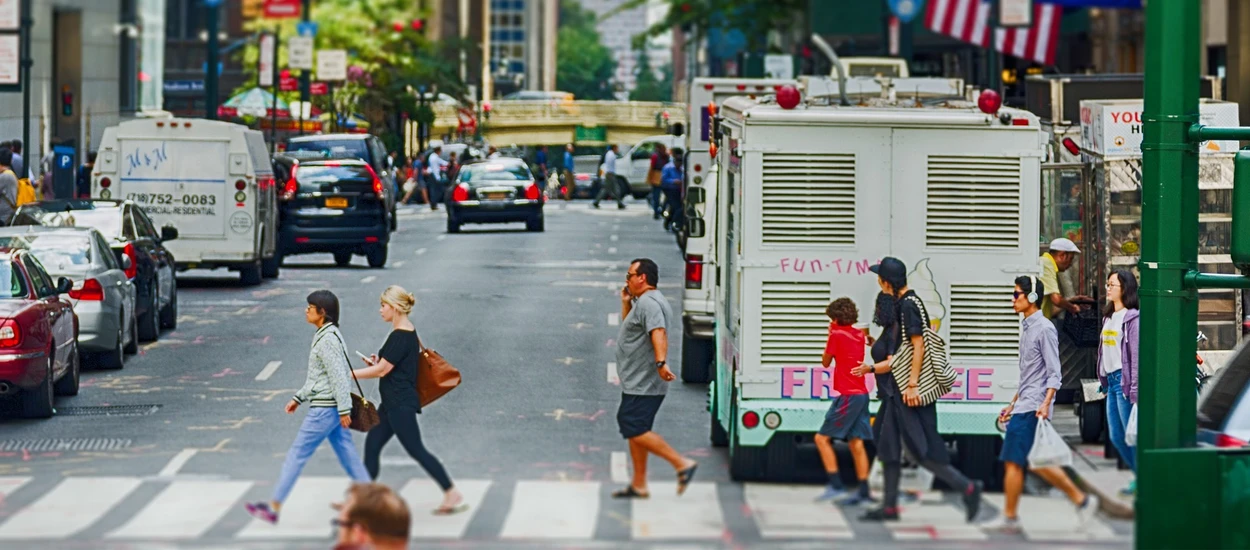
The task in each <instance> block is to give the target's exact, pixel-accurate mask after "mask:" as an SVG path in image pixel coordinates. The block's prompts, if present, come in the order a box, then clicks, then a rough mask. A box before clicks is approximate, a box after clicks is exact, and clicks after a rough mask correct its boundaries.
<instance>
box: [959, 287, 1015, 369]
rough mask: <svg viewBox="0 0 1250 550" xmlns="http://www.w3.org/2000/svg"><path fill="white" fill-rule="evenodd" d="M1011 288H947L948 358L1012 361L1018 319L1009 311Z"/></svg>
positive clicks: (1013, 358) (1013, 359)
mask: <svg viewBox="0 0 1250 550" xmlns="http://www.w3.org/2000/svg"><path fill="white" fill-rule="evenodd" d="M1012 289H1013V287H1012V286H1011V285H1004V284H1001V283H1000V284H960V283H952V284H951V308H950V310H951V311H950V355H951V359H952V360H953V361H955V362H958V361H960V360H962V359H981V358H986V359H989V358H992V359H1002V360H1006V361H1016V360H1017V359H1018V357H1019V348H1020V318H1019V315H1017V314H1016V313H1015V312H1013V311H1012V310H1011V308H1010V307H1005V306H1006V305H1007V304H1010V300H1011V293H1012Z"/></svg>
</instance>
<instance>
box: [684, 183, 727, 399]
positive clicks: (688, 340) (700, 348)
mask: <svg viewBox="0 0 1250 550" xmlns="http://www.w3.org/2000/svg"><path fill="white" fill-rule="evenodd" d="M719 174H720V170H719V169H718V168H717V167H716V165H712V167H711V168H710V169H708V171H707V177H706V178H705V177H703V176H698V177H695V178H692V179H691V180H690V181H689V182H687V183H686V211H687V213H688V217H687V219H686V226H687V236H686V246H685V249H684V253H685V259H686V286H685V290H683V292H682V300H681V328H682V330H681V379H682V380H683V381H685V382H693V383H700V382H708V381H710V380H711V379H712V375H713V373H715V372H716V371H715V369H713V368H712V357H713V356H714V355H715V353H716V341H715V340H714V337H715V336H716V303H715V302H714V301H713V297H715V296H716V294H715V291H716V285H717V283H718V282H719V281H717V279H716V274H717V273H719V272H718V271H717V270H716V219H717V218H716V192H717V188H716V184H717V181H718V176H719Z"/></svg>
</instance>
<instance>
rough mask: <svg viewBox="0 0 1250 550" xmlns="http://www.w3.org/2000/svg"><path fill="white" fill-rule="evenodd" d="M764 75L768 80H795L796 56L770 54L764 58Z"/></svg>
mask: <svg viewBox="0 0 1250 550" xmlns="http://www.w3.org/2000/svg"><path fill="white" fill-rule="evenodd" d="M764 75H765V77H766V78H777V79H781V80H793V79H794V56H791V55H783V54H768V55H765V56H764Z"/></svg>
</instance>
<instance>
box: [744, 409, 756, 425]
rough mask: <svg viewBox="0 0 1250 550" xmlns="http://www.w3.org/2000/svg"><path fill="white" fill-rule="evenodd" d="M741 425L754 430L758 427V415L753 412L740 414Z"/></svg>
mask: <svg viewBox="0 0 1250 550" xmlns="http://www.w3.org/2000/svg"><path fill="white" fill-rule="evenodd" d="M742 425H743V426H745V427H747V428H754V427H756V426H759V425H760V415H759V413H757V412H755V411H747V412H745V413H742Z"/></svg>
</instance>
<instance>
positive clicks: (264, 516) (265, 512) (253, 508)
mask: <svg viewBox="0 0 1250 550" xmlns="http://www.w3.org/2000/svg"><path fill="white" fill-rule="evenodd" d="M245 508H247V513H249V514H251V515H252V517H254V518H256V519H259V520H261V521H267V522H269V523H270V524H271V525H272V524H277V523H278V513H277V512H275V511H273V510H272V509H271V508H269V504H267V503H264V502H249V503H248V504H247V506H245Z"/></svg>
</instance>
